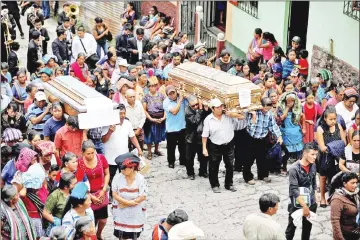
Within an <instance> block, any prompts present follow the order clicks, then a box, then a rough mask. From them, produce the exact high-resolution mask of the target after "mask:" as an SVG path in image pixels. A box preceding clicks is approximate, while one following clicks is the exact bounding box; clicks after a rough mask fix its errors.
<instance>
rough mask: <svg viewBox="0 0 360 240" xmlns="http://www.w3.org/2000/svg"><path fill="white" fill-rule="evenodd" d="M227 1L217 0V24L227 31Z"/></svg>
mask: <svg viewBox="0 0 360 240" xmlns="http://www.w3.org/2000/svg"><path fill="white" fill-rule="evenodd" d="M226 7H227V2H226V1H216V2H215V24H214V25H215V26H216V27H217V28H219V29H220V30H221V31H223V32H225V29H226Z"/></svg>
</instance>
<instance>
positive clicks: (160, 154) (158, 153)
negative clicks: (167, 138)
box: [154, 151, 164, 156]
mask: <svg viewBox="0 0 360 240" xmlns="http://www.w3.org/2000/svg"><path fill="white" fill-rule="evenodd" d="M154 154H155V155H158V156H164V154H163V153H162V152H160V151H154Z"/></svg>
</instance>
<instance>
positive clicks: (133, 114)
mask: <svg viewBox="0 0 360 240" xmlns="http://www.w3.org/2000/svg"><path fill="white" fill-rule="evenodd" d="M125 97H126V100H127V102H125V107H126V117H127V118H128V119H129V121H130V122H131V125H132V128H133V130H134V132H135V136H136V138H137V140H138V142H139V145H140V147H141V149H143V146H144V131H143V129H142V128H143V126H144V123H145V120H146V115H145V111H144V107H143V105H142V104H141V102H140V101H139V100H136V93H135V91H134V90H133V89H128V90H127V91H126V93H125ZM129 148H130V149H133V148H134V145H133V144H131V143H130V142H129Z"/></svg>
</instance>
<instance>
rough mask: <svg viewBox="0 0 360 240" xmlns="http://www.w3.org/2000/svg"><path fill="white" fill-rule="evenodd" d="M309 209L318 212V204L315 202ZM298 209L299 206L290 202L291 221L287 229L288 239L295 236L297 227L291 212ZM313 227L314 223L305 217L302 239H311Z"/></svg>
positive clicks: (290, 239)
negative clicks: (296, 206)
mask: <svg viewBox="0 0 360 240" xmlns="http://www.w3.org/2000/svg"><path fill="white" fill-rule="evenodd" d="M309 209H310V211H311V212H313V213H316V209H317V204H316V203H314V204H313V205H311V206H310V207H309ZM296 210H298V208H295V207H294V206H293V205H292V204H289V206H288V211H289V223H288V226H287V228H286V231H285V236H286V240H292V239H293V238H294V235H295V230H296V227H295V225H294V223H293V218H292V217H291V214H292V213H293V212H295V211H296ZM311 228H312V224H311V223H310V222H309V221H308V220H306V218H305V217H303V221H302V232H301V240H308V239H310V233H311Z"/></svg>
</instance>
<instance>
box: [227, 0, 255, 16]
mask: <svg viewBox="0 0 360 240" xmlns="http://www.w3.org/2000/svg"><path fill="white" fill-rule="evenodd" d="M230 2H231V3H232V4H233V5H234V6H236V7H238V8H240V9H241V10H243V11H244V12H246V13H248V14H250V15H251V16H253V17H254V18H258V3H259V2H258V1H230Z"/></svg>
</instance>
